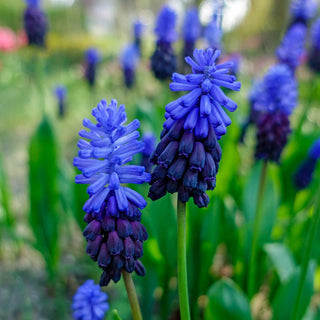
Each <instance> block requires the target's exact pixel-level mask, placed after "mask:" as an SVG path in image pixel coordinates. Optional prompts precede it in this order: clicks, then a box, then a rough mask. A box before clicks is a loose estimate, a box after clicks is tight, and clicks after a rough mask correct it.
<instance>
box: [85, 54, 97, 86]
mask: <svg viewBox="0 0 320 320" xmlns="http://www.w3.org/2000/svg"><path fill="white" fill-rule="evenodd" d="M100 59H101V56H100V53H99V51H98V49H96V48H89V49H88V50H87V51H86V52H85V69H84V77H85V78H86V79H87V81H88V83H89V85H90V87H93V86H94V85H95V83H96V75H97V64H98V63H99V62H100Z"/></svg>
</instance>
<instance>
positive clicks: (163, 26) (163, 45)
mask: <svg viewBox="0 0 320 320" xmlns="http://www.w3.org/2000/svg"><path fill="white" fill-rule="evenodd" d="M176 18H177V17H176V13H175V12H174V11H173V10H172V9H171V8H170V7H168V6H164V7H163V8H162V10H161V11H160V12H159V15H158V19H157V22H156V27H155V29H154V31H155V34H156V35H157V37H158V40H157V43H156V50H155V52H154V53H153V55H152V56H151V69H152V72H153V73H154V75H155V77H156V78H157V79H160V80H164V79H166V78H169V77H170V76H171V74H172V73H173V72H175V71H176V69H177V59H176V56H175V53H174V50H173V48H172V42H174V41H175V40H176V38H177V33H176V31H175V26H176Z"/></svg>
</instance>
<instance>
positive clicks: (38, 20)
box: [23, 0, 48, 47]
mask: <svg viewBox="0 0 320 320" xmlns="http://www.w3.org/2000/svg"><path fill="white" fill-rule="evenodd" d="M25 2H26V4H27V8H26V9H25V11H24V15H23V20H24V28H25V31H26V34H27V38H28V44H29V45H36V46H39V47H45V46H46V34H47V31H48V21H47V17H46V14H45V13H44V12H43V10H42V9H41V8H40V3H41V0H25Z"/></svg>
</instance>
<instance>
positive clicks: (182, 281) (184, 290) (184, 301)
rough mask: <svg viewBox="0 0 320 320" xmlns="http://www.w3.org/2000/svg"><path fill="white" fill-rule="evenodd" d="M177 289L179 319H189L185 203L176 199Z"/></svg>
mask: <svg viewBox="0 0 320 320" xmlns="http://www.w3.org/2000/svg"><path fill="white" fill-rule="evenodd" d="M177 215H178V233H177V237H178V239H177V240H178V245H177V249H178V253H177V255H178V291H179V304H180V317H181V320H190V310H189V294H188V275H187V248H186V247H187V246H186V203H185V202H181V201H179V200H178V202H177Z"/></svg>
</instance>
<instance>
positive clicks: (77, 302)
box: [72, 280, 109, 320]
mask: <svg viewBox="0 0 320 320" xmlns="http://www.w3.org/2000/svg"><path fill="white" fill-rule="evenodd" d="M107 300H108V295H107V294H106V293H105V292H102V291H101V289H100V286H99V285H97V284H95V283H94V281H93V280H87V281H86V282H85V283H84V284H82V285H81V286H80V287H79V288H78V290H77V292H76V293H75V295H74V296H73V302H72V309H73V318H74V319H76V320H102V319H103V318H104V316H105V314H106V312H107V311H108V310H109V303H108V302H107Z"/></svg>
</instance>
